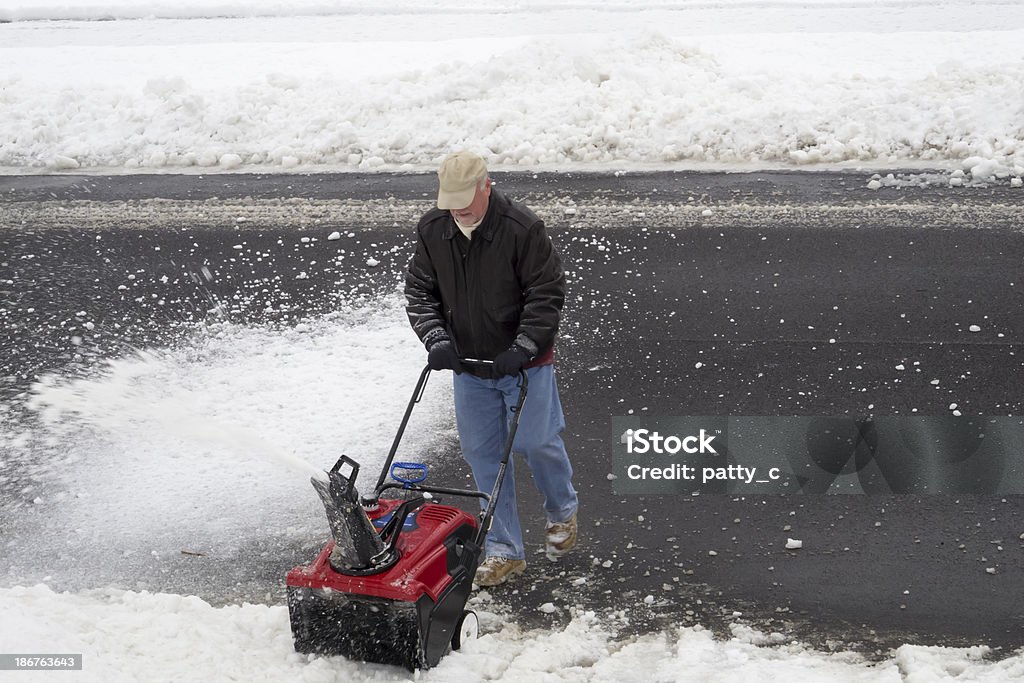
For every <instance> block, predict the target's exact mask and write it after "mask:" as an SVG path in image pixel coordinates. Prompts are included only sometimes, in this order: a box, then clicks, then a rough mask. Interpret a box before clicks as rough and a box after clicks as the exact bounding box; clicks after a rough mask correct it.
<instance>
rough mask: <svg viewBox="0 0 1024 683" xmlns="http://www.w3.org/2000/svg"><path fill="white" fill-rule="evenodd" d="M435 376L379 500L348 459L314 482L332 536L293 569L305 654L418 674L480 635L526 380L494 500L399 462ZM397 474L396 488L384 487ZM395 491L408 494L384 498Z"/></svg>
mask: <svg viewBox="0 0 1024 683" xmlns="http://www.w3.org/2000/svg"><path fill="white" fill-rule="evenodd" d="M460 360H461V362H463V363H466V364H470V365H472V364H476V365H491V364H492V363H493V361H481V360H475V359H468V358H467V359H460ZM429 377H430V366H427V367H425V368H423V371H422V372H421V373H420V378H419V382H417V383H416V388H415V390H413V393H412V398H410V399H409V403H408V405H407V406H406V409H405V415H404V417H403V418H402V422H401V424H400V425H399V427H398V433H397V434H396V435H395V439H394V442H393V443H392V444H391V450H390V451H389V452H388V456H387V460H386V461H385V463H384V467H383V468H382V469H381V473H380V477H379V478H378V480H377V485H376V486H375V487H374V489H373V493H372V494H371V495H369V496H366V497H363V498H360V497H359V492H358V491H357V490H356V487H355V481H356V477H357V476H358V474H359V464H358V463H357V462H356V461H355V460H352V459H351V458H349V457H347V456H345V455H342V456H341V457H340V458H339V459H338V462H336V463H335V464H334V467H332V468H331V470H330V471H328V472H327V473H326V476H325V477H313V478H312V479H311V480H310V481H311V482H312V484H313V488H314V489H316V492H317V494H318V495H319V496H320V500H321V501H322V502H323V504H324V510H325V511H326V513H327V521H328V525H329V527H330V529H331V536H332V539H331V540H329V541H328V542H327V544H326V545H325V546H324V547H323V549H322V550H321V551H320V553H319V554H318V555H317V557H316V559H314V560H313V562H312V563H311V564H308V565H302V566H299V567H295V568H294V569H292V570H291V571H290V572H288V576H287V587H288V616H289V620H290V622H291V628H292V637H293V639H294V644H295V650H296V651H297V652H302V653H317V654H324V655H343V656H345V657H347V658H349V659H353V660H360V661H364V662H375V663H378V664H396V665H398V666H404V667H405V668H407V669H409V670H410V671H415V670H416V669H429V668H430V667H433V666H436V665H437V664H438V663H439V662H440V661H441V658H442V657H444V656H445V655H446V654H447V653H448V652H450V651H452V650H458V649H459V648H461V647H462V646H463V645H464V644H465V643H466V642H468V641H469V640H472V639H473V638H476V637H477V634H478V632H479V626H480V622H479V619H477V616H476V613H474V612H473V611H472V610H467V609H466V602H467V601H468V600H469V594H470V591H471V590H472V587H473V577H474V576H475V575H476V570H477V566H478V565H479V563H480V555H481V552H482V551H483V546H484V539H485V538H486V536H487V529H488V528H489V527H490V524H491V518H492V517H493V516H494V507H495V505H496V503H497V500H498V493H499V492H500V491H501V483H502V481H503V480H504V478H505V472H506V470H507V468H508V461H509V457H510V456H511V454H512V442H513V439H514V438H515V435H516V430H517V429H518V428H519V418H520V414H521V413H522V409H523V404H524V403H525V402H526V391H527V378H526V373H525V372H523V371H520V372H519V396H518V401H517V402H516V405H515V406H514V407H513V408H512V409H511V413H512V414H511V419H510V420H509V430H508V436H507V438H506V441H505V445H504V451H503V453H502V459H501V464H500V466H499V468H498V476H497V479H496V480H495V482H494V488H493V489H492V490H491V491H490V493H484V492H483V491H473V490H466V489H455V488H444V487H437V486H427V485H425V483H424V482H425V480H426V476H427V466H426V465H424V464H420V463H410V462H394V459H395V454H396V453H397V452H398V446H399V444H400V443H401V440H402V435H403V434H404V433H405V428H406V425H407V424H408V422H409V417H410V415H411V414H412V411H413V407H414V406H415V405H416V404H417V403H419V401H420V399H421V398H422V396H423V390H424V388H425V387H426V383H427V379H428V378H429ZM346 468H347V469H346ZM389 474H390V475H391V479H392V480H393V481H392V482H390V483H385V482H386V481H387V479H388V475H389ZM396 490H397V491H398V492H399V495H400V496H402V497H395V498H382V497H381V494H382V493H384V492H385V491H396ZM438 496H459V497H463V498H475V499H476V500H477V501H479V503H480V505H481V507H482V508H483V509H482V510H481V511H480V512H479V514H478V515H472V514H470V513H468V512H466V511H464V510H462V509H460V508H458V507H454V506H451V505H443V504H441V503H440V502H439V499H438Z"/></svg>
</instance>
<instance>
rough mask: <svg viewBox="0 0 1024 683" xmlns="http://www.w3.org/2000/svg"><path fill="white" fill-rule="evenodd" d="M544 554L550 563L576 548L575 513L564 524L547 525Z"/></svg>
mask: <svg viewBox="0 0 1024 683" xmlns="http://www.w3.org/2000/svg"><path fill="white" fill-rule="evenodd" d="M544 540H545V548H544V551H545V554H547V556H548V559H549V560H551V561H552V562H553V561H555V560H557V559H558V558H560V557H562V556H563V555H565V554H566V553H568V552H569V551H570V550H572V549H573V548H575V547H576V513H575V512H574V513H572V517H570V518H569V519H568V520H567V521H565V522H556V523H554V524H550V523H549V524H548V526H547V533H546V535H545V539H544Z"/></svg>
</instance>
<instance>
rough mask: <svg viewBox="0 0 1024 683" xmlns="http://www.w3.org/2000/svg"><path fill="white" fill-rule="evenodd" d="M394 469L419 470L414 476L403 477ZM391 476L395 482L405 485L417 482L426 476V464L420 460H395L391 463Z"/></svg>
mask: <svg viewBox="0 0 1024 683" xmlns="http://www.w3.org/2000/svg"><path fill="white" fill-rule="evenodd" d="M395 470H413V471H415V472H419V475H417V476H415V477H408V476H406V477H403V476H401V475H399V474H397V473H396V472H395ZM391 478H392V479H394V480H395V481H397V482H401V483H403V484H405V485H406V486H409V485H410V484H418V483H420V482H421V481H423V480H425V479H426V478H427V466H426V465H424V464H423V463H421V462H396V463H392V464H391Z"/></svg>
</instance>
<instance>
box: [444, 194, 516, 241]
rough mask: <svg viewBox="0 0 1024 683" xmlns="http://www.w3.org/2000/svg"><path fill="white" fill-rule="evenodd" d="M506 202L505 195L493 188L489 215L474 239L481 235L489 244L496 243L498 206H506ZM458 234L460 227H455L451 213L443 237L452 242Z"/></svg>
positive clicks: (474, 233)
mask: <svg viewBox="0 0 1024 683" xmlns="http://www.w3.org/2000/svg"><path fill="white" fill-rule="evenodd" d="M506 201H507V200H506V199H505V196H504V195H502V194H501V193H500V192H498V191H497V190H495V189H494V188H493V187H492V188H491V199H490V202H488V204H487V213H485V214H484V220H483V222H481V223H480V225H478V226H477V227H476V230H474V231H473V236H474V237H475V236H477V235H479V236H480V237H483V238H484V239H485V240H487V241H488V242H492V241H494V233H495V232H496V231H497V229H498V219H497V215H498V211H497V209H498V204H505V203H506ZM458 232H459V227H458V226H457V225H455V219H454V218H452V215H451V214H450V213H449V214H448V222H447V223H446V224H445V229H444V235H443V237H444V239H446V240H450V239H451V238H453V237H455V235H456V234H457V233H458Z"/></svg>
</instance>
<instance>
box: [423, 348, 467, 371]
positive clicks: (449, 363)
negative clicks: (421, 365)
mask: <svg viewBox="0 0 1024 683" xmlns="http://www.w3.org/2000/svg"><path fill="white" fill-rule="evenodd" d="M427 365H429V366H430V369H431V370H454V371H455V374H456V375H461V374H462V363H460V362H459V356H458V354H456V353H455V347H454V346H452V343H451V342H450V341H447V340H445V341H439V342H437V343H436V344H434V345H433V346H431V347H430V351H429V352H428V353H427Z"/></svg>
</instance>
